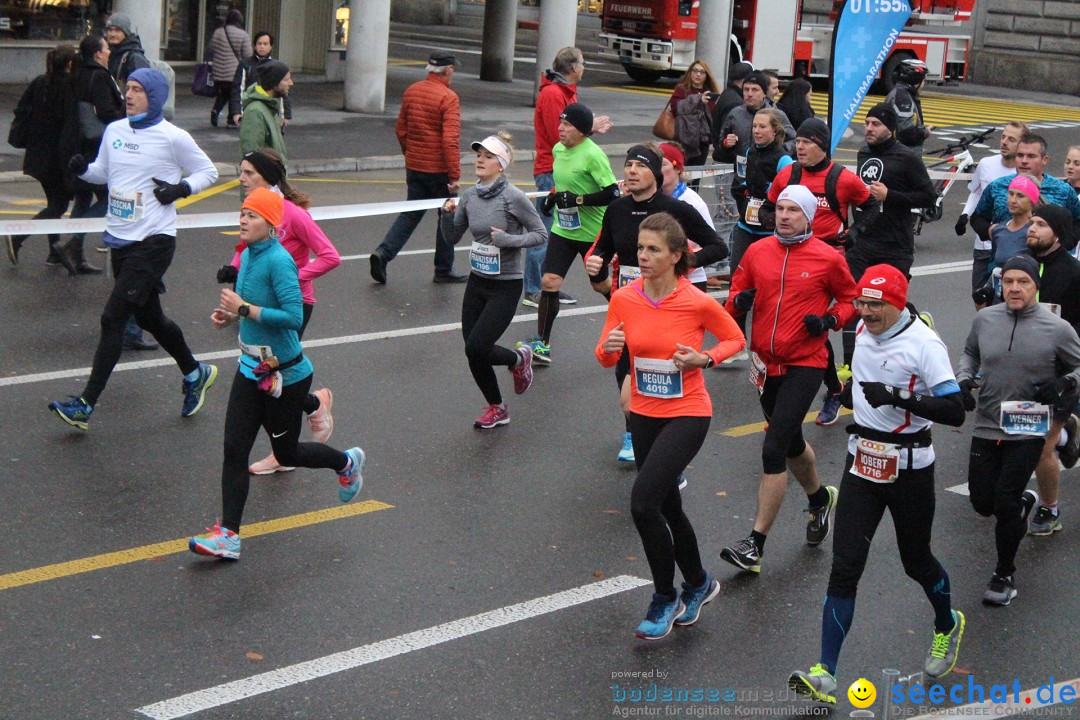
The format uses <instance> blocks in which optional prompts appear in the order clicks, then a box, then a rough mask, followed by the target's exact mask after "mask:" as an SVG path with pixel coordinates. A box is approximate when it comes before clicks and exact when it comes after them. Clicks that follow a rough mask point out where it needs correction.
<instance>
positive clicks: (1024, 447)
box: [968, 437, 1046, 577]
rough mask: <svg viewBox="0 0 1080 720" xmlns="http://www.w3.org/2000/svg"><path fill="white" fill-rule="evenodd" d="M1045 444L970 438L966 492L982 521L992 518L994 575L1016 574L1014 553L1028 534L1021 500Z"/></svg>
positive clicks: (1040, 442) (1042, 442)
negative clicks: (995, 519)
mask: <svg viewBox="0 0 1080 720" xmlns="http://www.w3.org/2000/svg"><path fill="white" fill-rule="evenodd" d="M1045 444H1046V441H1045V440H1044V439H1043V438H1031V439H1030V440H987V439H985V438H977V437H973V438H971V455H970V456H969V457H968V491H969V493H970V499H971V506H972V507H973V508H975V512H977V513H979V514H980V515H982V516H983V517H990V516H991V515H993V516H994V517H995V518H997V523H996V524H995V525H994V541H995V543H996V545H997V567H996V569H995V570H994V573H995V574H997V575H1001V576H1003V577H1007V576H1009V575H1012V574H1013V573H1014V572H1016V565H1015V560H1016V551H1017V550H1018V549H1020V541H1021V540H1023V539H1024V535H1025V534H1026V533H1027V527H1026V523H1025V522H1024V519H1023V518H1022V517H1020V509H1021V507H1022V505H1021V498H1022V496H1023V494H1024V489H1025V488H1027V484H1028V480H1030V479H1031V473H1033V472H1035V466H1036V465H1038V464H1039V456H1041V455H1042V450H1043V446H1044V445H1045Z"/></svg>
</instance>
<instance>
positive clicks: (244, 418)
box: [221, 370, 349, 532]
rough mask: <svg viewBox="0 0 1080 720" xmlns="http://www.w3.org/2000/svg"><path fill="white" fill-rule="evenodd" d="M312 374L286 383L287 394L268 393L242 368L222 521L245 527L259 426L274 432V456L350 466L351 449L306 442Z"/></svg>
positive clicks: (292, 462)
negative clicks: (250, 469)
mask: <svg viewBox="0 0 1080 720" xmlns="http://www.w3.org/2000/svg"><path fill="white" fill-rule="evenodd" d="M311 379H312V376H311V375H308V376H307V377H306V378H304V379H303V380H300V381H299V382H295V383H293V384H291V385H286V386H285V387H284V388H283V389H282V390H281V397H279V398H274V397H271V396H270V395H267V394H266V393H264V392H263V391H262V390H260V389H259V386H258V385H257V384H256V382H255V381H254V380H249V379H248V378H246V377H244V375H243V374H242V373H241V372H240V371H239V370H237V371H236V375H235V377H233V384H232V390H231V391H230V392H229V407H228V409H226V411H225V459H224V461H223V462H222V464H221V506H222V507H221V525H222V527H226V528H228V529H229V530H232V531H233V532H240V519H241V517H242V516H243V514H244V505H245V504H246V503H247V495H248V484H249V482H250V478H249V477H248V460H249V457H248V456H249V455H250V454H251V448H252V446H253V445H254V444H255V438H256V437H257V436H258V434H259V428H265V429H266V433H267V435H269V436H270V447H272V448H273V450H274V457H275V458H277V461H278V462H279V463H281V464H282V465H285V466H288V467H306V468H326V469H328V470H333V471H335V472H338V471H341V470H344V469H345V466H346V465H347V464H348V462H349V459H348V457H347V456H346V455H345V453H343V452H341V451H340V450H335V449H334V448H332V447H330V446H329V445H323V444H321V443H302V442H299V440H300V426H301V424H302V421H303V419H304V416H303V409H302V408H303V404H304V398H306V397H307V394H308V390H310V389H311Z"/></svg>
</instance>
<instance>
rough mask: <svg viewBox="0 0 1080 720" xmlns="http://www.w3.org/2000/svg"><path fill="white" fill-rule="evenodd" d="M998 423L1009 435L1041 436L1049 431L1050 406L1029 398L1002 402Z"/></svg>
mask: <svg viewBox="0 0 1080 720" xmlns="http://www.w3.org/2000/svg"><path fill="white" fill-rule="evenodd" d="M999 425H1000V426H1001V429H1002V430H1004V431H1005V432H1006V433H1008V434H1009V435H1031V436H1034V437H1043V436H1044V435H1046V433H1048V432H1050V406H1049V405H1043V404H1041V403H1037V402H1032V401H1030V400H1009V401H1007V402H1003V403H1001V417H1000V420H999Z"/></svg>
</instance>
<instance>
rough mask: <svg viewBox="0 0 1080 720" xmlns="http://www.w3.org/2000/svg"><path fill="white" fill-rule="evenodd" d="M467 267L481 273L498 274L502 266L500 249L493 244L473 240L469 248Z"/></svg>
mask: <svg viewBox="0 0 1080 720" xmlns="http://www.w3.org/2000/svg"><path fill="white" fill-rule="evenodd" d="M469 267H471V268H472V269H473V270H475V271H476V272H478V273H480V274H482V275H498V274H499V273H500V272H501V267H502V251H501V250H500V249H499V248H497V247H495V246H494V245H485V244H483V243H479V242H474V243H473V244H472V248H470V249H469Z"/></svg>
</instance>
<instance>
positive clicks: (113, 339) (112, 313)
mask: <svg viewBox="0 0 1080 720" xmlns="http://www.w3.org/2000/svg"><path fill="white" fill-rule="evenodd" d="M132 316H134V317H135V320H136V321H137V322H138V323H139V327H141V328H142V329H143V330H146V331H147V332H148V333H150V334H151V335H153V336H154V339H155V340H157V341H158V343H160V345H161V347H162V348H163V349H164V350H165V352H167V353H169V355H171V356H172V359H173V360H175V361H176V364H177V365H178V366H180V372H181V373H183V374H184V375H188V374H189V373H191V372H192V371H194V370H196V369H198V367H199V363H198V361H196V360H195V356H194V355H192V354H191V349H190V348H189V347H188V345H187V341H186V340H185V339H184V333H183V331H181V330H180V326H179V325H177V324H176V323H175V322H173V321H172V320H170V319H169V318H167V317H165V313H164V312H163V311H162V309H161V296H160V295H158V293H157V291H156V290H152V291H150V293H149V295H148V296H147V299H146V302H144V303H143V304H142V305H137V304H135V303H133V302H128V301H127V300H124V299H122V298H120V297H118V296H117V295H115V294H113V295H110V296H109V300H108V302H106V303H105V309H104V310H103V311H102V312H101V337H100V338H99V339H98V346H97V351H96V352H95V353H94V366H93V368H92V369H91V370H90V379H89V380H87V381H86V387H85V389H83V393H82V398H83V400H85V401H86V402H87V403H88V404H89V405H90V406H91V407H93V406H94V405H97V401H98V397H100V396H101V393H102V391H104V390H105V385H106V384H107V383H108V382H109V376H110V375H112V371H113V368H114V367H116V363H117V362H119V361H120V353H121V352H122V351H123V347H124V327H125V326H127V322H128V318H130V317H132Z"/></svg>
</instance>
